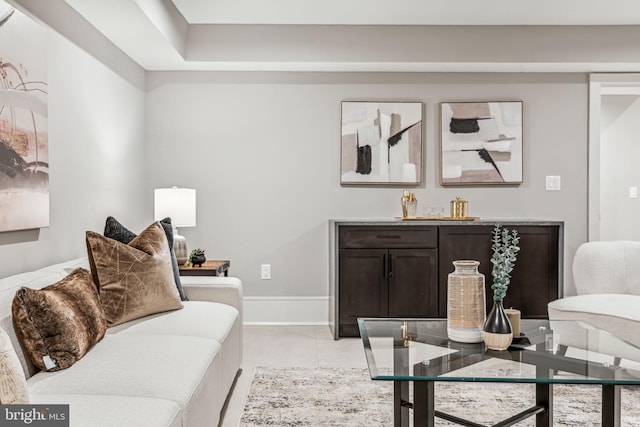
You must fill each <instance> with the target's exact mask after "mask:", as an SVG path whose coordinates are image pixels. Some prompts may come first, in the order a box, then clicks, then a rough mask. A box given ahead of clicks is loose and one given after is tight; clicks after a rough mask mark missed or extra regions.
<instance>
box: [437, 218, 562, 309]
mask: <svg viewBox="0 0 640 427" xmlns="http://www.w3.org/2000/svg"><path fill="white" fill-rule="evenodd" d="M508 228H510V229H511V228H515V229H516V230H518V234H519V236H520V252H519V253H518V260H517V261H516V266H515V268H514V269H513V272H512V273H511V283H510V284H509V290H508V291H507V296H506V297H505V299H504V306H505V307H507V308H508V307H514V308H517V309H519V310H520V311H521V312H522V317H524V318H529V319H546V318H547V303H548V302H549V301H553V300H555V299H557V298H558V297H559V295H558V292H559V285H560V264H559V244H558V242H559V232H560V230H559V227H554V226H517V225H516V226H508ZM492 230H493V225H478V226H473V227H469V226H440V227H439V235H438V257H439V264H440V265H439V274H438V278H439V279H438V281H439V284H440V289H439V294H440V295H443V296H444V297H442V298H440V304H439V308H438V312H439V315H440V317H447V298H446V295H447V276H448V274H449V273H451V272H452V271H453V261H455V260H457V259H473V260H476V261H480V266H479V267H478V270H479V271H480V272H481V273H482V274H484V276H485V286H486V295H487V309H489V308H491V305H492V304H493V300H492V296H493V291H492V290H491V267H492V266H491V231H492Z"/></svg>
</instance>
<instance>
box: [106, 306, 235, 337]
mask: <svg viewBox="0 0 640 427" xmlns="http://www.w3.org/2000/svg"><path fill="white" fill-rule="evenodd" d="M183 305H184V308H183V309H182V310H178V311H172V312H167V313H160V314H155V315H153V316H148V317H145V318H144V319H138V320H133V321H131V322H127V323H123V324H121V325H118V326H116V327H113V328H110V330H109V333H110V334H144V335H178V336H192V337H201V338H211V339H214V340H216V341H218V342H220V343H222V342H224V340H225V338H226V337H227V334H229V331H230V330H231V326H232V325H233V323H234V322H235V321H236V319H237V318H238V317H239V316H240V313H239V312H238V310H237V309H235V308H234V307H231V306H230V305H227V304H220V303H217V302H205V301H185V302H183Z"/></svg>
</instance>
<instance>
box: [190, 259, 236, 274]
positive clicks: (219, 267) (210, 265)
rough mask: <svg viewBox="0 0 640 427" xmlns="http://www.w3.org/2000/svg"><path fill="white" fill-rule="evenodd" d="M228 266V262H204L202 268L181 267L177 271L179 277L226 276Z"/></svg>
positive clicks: (229, 263)
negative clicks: (178, 271)
mask: <svg viewBox="0 0 640 427" xmlns="http://www.w3.org/2000/svg"><path fill="white" fill-rule="evenodd" d="M230 265H231V261H229V260H222V261H219V260H218V261H205V262H204V264H202V267H194V266H191V267H185V266H184V265H181V266H180V267H179V269H180V275H181V276H228V275H229V267H230Z"/></svg>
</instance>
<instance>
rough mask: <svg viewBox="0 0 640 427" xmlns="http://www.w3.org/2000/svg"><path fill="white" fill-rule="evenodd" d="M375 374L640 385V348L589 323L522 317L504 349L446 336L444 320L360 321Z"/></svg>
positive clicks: (427, 378)
mask: <svg viewBox="0 0 640 427" xmlns="http://www.w3.org/2000/svg"><path fill="white" fill-rule="evenodd" d="M358 327H359V328H360V336H361V337H362V342H363V345H364V350H365V355H366V358H367V363H368V365H369V372H370V374H371V378H372V379H374V380H395V381H420V380H424V381H478V382H519V383H564V384H567V383H573V384H616V385H623V384H635V385H640V348H638V347H636V346H634V345H632V344H629V343H627V342H624V341H622V340H620V339H618V338H616V337H615V336H613V335H611V334H609V333H607V332H605V331H603V330H600V329H597V328H594V327H593V326H590V325H588V324H586V323H583V322H575V321H566V320H565V321H547V320H530V319H524V320H522V323H521V330H522V336H521V337H520V338H519V339H517V340H514V342H513V344H512V346H511V347H509V349H507V350H504V351H494V350H488V349H487V348H486V347H485V345H484V343H478V344H467V343H459V342H455V341H451V340H449V339H448V337H447V321H446V319H380V318H364V319H362V318H361V319H358Z"/></svg>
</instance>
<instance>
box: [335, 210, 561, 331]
mask: <svg viewBox="0 0 640 427" xmlns="http://www.w3.org/2000/svg"><path fill="white" fill-rule="evenodd" d="M431 224H433V225H431ZM503 224H504V226H506V227H509V228H515V229H517V230H518V233H519V234H520V248H521V249H520V253H519V254H518V262H517V263H516V267H515V269H514V270H513V273H512V279H511V285H510V286H509V291H508V292H507V297H506V298H505V301H504V303H505V306H506V307H515V308H518V309H519V310H521V312H522V316H523V317H524V318H546V317H547V303H548V302H549V301H552V300H554V299H557V298H559V297H560V296H561V288H562V265H561V259H562V256H561V254H562V241H563V240H562V239H563V224H562V222H539V223H535V222H503ZM494 225H495V223H494V222H490V221H476V222H464V223H456V224H454V223H451V222H445V221H437V222H431V223H430V225H423V224H421V223H420V222H404V221H398V222H393V223H384V222H380V223H377V224H370V223H369V224H363V225H358V224H354V223H338V222H336V223H335V228H334V236H333V240H334V250H335V251H336V256H335V259H334V262H335V268H334V269H333V271H334V274H335V279H334V281H335V283H334V286H333V292H332V294H333V295H332V296H333V299H332V300H333V301H335V307H334V310H333V313H335V314H334V316H333V318H332V319H331V320H332V327H333V331H334V336H335V337H336V338H338V337H352V336H358V326H357V318H358V317H440V318H444V317H446V316H447V276H448V274H449V273H450V272H452V271H453V261H455V260H458V259H474V260H477V261H480V272H482V273H483V274H484V275H485V278H486V292H487V308H490V306H491V304H492V299H491V296H492V295H493V293H492V291H491V262H490V258H491V231H492V229H493V226H494Z"/></svg>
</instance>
